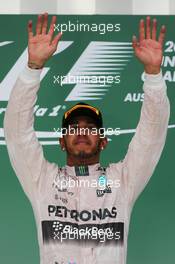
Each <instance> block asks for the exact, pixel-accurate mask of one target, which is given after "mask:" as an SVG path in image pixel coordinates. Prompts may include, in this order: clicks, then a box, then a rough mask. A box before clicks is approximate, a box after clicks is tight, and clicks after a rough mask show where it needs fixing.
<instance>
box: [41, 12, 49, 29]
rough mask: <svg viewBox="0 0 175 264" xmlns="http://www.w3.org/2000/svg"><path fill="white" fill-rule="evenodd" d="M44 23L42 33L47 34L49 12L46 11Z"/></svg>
mask: <svg viewBox="0 0 175 264" xmlns="http://www.w3.org/2000/svg"><path fill="white" fill-rule="evenodd" d="M43 16H44V18H43V25H42V34H46V32H47V24H48V13H44V15H43Z"/></svg>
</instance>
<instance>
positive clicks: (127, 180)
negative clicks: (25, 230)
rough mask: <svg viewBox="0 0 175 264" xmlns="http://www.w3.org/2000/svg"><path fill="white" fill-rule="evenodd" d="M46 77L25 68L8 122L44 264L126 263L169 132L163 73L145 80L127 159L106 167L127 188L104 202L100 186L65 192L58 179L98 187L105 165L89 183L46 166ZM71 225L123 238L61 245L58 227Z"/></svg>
mask: <svg viewBox="0 0 175 264" xmlns="http://www.w3.org/2000/svg"><path fill="white" fill-rule="evenodd" d="M40 74H41V71H40V70H31V69H29V68H28V67H27V66H26V68H25V69H24V71H23V72H22V73H21V75H20V76H19V78H18V79H17V81H16V84H15V87H14V88H13V90H12V93H11V96H10V100H9V103H8V107H7V110H6V114H5V119H4V133H5V139H6V143H7V148H8V153H9V157H10V161H11V164H12V166H13V168H14V171H15V173H16V175H17V177H18V179H19V182H20V183H21V185H22V187H23V190H24V192H25V193H26V195H27V197H28V199H29V200H30V202H31V204H32V207H33V210H34V215H35V220H36V225H37V230H38V242H39V247H40V259H41V262H40V263H41V264H57V263H69V262H70V263H76V264H85V263H92V264H102V263H109V264H125V263H126V253H127V237H128V230H129V221H130V214H131V211H132V208H133V205H134V202H135V201H136V199H137V197H138V196H139V194H140V193H141V192H142V190H143V189H144V187H145V186H146V184H147V182H148V181H149V179H150V177H151V175H152V174H153V171H154V169H155V167H156V165H157V162H158V160H159V158H160V155H161V152H162V150H163V147H164V143H165V138H166V133H167V127H168V120H169V113H170V107H169V100H168V97H167V94H166V84H165V82H164V80H163V78H162V73H160V74H158V75H146V80H145V83H144V87H143V89H144V92H145V97H144V102H143V105H142V110H141V116H140V121H139V124H138V126H137V129H136V133H135V135H134V137H133V139H132V141H131V143H130V145H129V148H128V152H127V154H126V156H125V158H124V160H123V161H120V162H117V163H111V164H109V166H108V167H107V168H106V173H105V175H106V177H107V179H108V180H111V181H113V183H114V182H115V181H117V180H118V181H119V182H120V187H116V186H115V185H114V186H113V185H112V186H111V193H107V192H105V193H103V195H102V196H101V197H98V196H97V188H96V187H93V188H92V187H90V188H88V187H84V186H81V187H79V186H78V187H77V185H75V186H74V187H68V188H67V189H66V188H65V189H66V190H64V191H63V190H62V189H61V191H60V186H58V184H57V183H58V179H64V180H66V181H68V179H70V178H71V179H72V180H73V181H74V182H79V181H80V179H82V178H83V179H88V180H89V181H93V180H95V179H96V181H97V182H98V180H99V179H98V178H99V176H100V175H101V171H100V170H98V168H99V166H100V164H99V163H98V164H94V165H90V166H89V176H77V175H76V174H75V168H74V167H70V166H67V165H66V166H65V167H64V168H62V170H60V168H59V167H58V165H57V164H54V163H50V162H48V161H47V160H46V159H45V157H44V155H43V149H42V146H41V145H40V143H39V141H38V139H37V137H36V135H35V131H34V128H33V124H34V115H33V108H34V105H35V103H36V99H37V91H38V89H39V84H40V80H39V79H40V78H39V77H40ZM73 210H74V211H73ZM65 223H67V224H68V225H69V226H71V225H72V226H74V227H76V228H79V229H80V227H81V228H83V225H84V227H86V226H88V228H90V227H95V226H96V227H98V228H100V227H102V226H101V225H102V224H104V226H105V224H106V226H109V225H110V224H112V225H113V226H115V227H117V228H119V230H118V231H119V233H115V237H114V238H115V239H113V240H111V242H110V243H105V242H99V243H95V242H94V241H92V240H89V241H87V240H86V241H85V240H84V241H83V240H77V241H76V240H75V239H74V240H69V241H68V240H65V241H63V242H59V239H58V237H57V234H58V230H57V227H58V226H57V227H56V225H57V224H62V225H64V227H65ZM104 226H103V227H104ZM59 227H60V226H59ZM55 230H56V231H57V233H56V232H55ZM69 233H70V232H69ZM117 234H118V236H117ZM53 236H55V239H54V237H53ZM117 240H118V243H116V242H117ZM119 241H120V242H119Z"/></svg>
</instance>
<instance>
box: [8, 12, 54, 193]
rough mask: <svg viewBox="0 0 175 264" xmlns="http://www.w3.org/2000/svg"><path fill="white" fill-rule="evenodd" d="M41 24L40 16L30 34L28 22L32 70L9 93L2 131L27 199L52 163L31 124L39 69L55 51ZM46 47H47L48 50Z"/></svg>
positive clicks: (26, 69)
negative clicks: (44, 152)
mask: <svg viewBox="0 0 175 264" xmlns="http://www.w3.org/2000/svg"><path fill="white" fill-rule="evenodd" d="M46 22H47V14H45V19H44V23H43V26H44V25H45V26H46ZM54 22H55V18H54V19H52V22H51V28H50V30H52V28H53V23H54ZM40 23H41V16H39V17H38V22H37V29H36V32H37V33H36V36H33V33H32V31H31V22H29V62H28V65H29V66H30V67H31V68H34V69H31V68H29V67H28V66H26V68H25V69H24V70H23V72H22V73H21V74H20V76H19V77H18V79H17V81H16V83H15V86H14V88H13V90H12V93H11V95H10V99H9V102H8V106H7V110H6V113H5V118H4V134H5V139H6V143H7V149H8V153H9V157H10V161H11V164H12V166H13V168H14V170H15V173H16V175H17V176H18V179H19V181H20V182H21V184H22V186H23V188H24V191H25V192H26V194H27V196H28V197H29V198H31V197H32V194H33V191H34V188H35V186H37V187H39V184H40V176H41V175H42V176H43V177H44V173H45V172H46V170H47V167H48V166H53V165H51V164H49V163H48V162H47V161H46V160H45V158H44V155H43V149H42V146H41V145H40V143H39V142H38V139H37V137H36V135H35V131H34V127H33V126H34V115H33V111H34V105H35V103H36V100H37V92H38V90H39V85H40V74H41V71H42V70H41V69H42V68H43V65H44V62H45V61H46V55H47V56H48V57H49V56H50V54H52V53H53V52H54V51H55V49H56V46H57V43H58V42H54V44H53V46H52V47H50V46H51V45H50V44H49V48H48V47H47V46H48V44H47V43H48V42H47V41H46V40H45V42H44V39H46V38H47V39H48V40H49V37H48V36H47V34H46V32H44V33H43V35H42V34H40V32H39V28H40ZM52 35H53V30H52V34H51V33H50V38H52ZM41 38H42V39H41ZM57 39H58V37H57ZM53 41H54V40H53ZM43 43H44V45H43ZM51 49H52V53H51ZM47 50H49V52H48V53H47ZM42 52H43V53H44V54H42ZM37 56H39V58H37ZM48 57H47V58H48ZM31 62H32V63H31ZM35 68H38V69H35Z"/></svg>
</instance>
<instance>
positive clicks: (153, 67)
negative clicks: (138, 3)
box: [132, 17, 166, 74]
mask: <svg viewBox="0 0 175 264" xmlns="http://www.w3.org/2000/svg"><path fill="white" fill-rule="evenodd" d="M151 28H152V29H151ZM165 31H166V29H165V26H162V27H161V30H160V33H159V37H158V38H157V20H156V19H153V21H152V27H151V19H150V17H147V18H146V30H145V22H144V20H143V19H141V20H140V25H139V35H140V36H139V41H138V40H137V38H136V36H133V38H132V45H133V48H134V51H135V55H136V57H137V58H138V59H139V60H140V62H142V63H143V64H144V69H145V72H146V73H149V74H157V73H159V72H160V68H161V63H162V57H163V42H164V38H165Z"/></svg>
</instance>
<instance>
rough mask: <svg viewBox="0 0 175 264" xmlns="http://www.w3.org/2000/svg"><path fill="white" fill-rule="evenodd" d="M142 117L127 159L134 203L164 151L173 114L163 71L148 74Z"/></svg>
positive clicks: (126, 170) (126, 174) (125, 168)
mask: <svg viewBox="0 0 175 264" xmlns="http://www.w3.org/2000/svg"><path fill="white" fill-rule="evenodd" d="M143 90H144V102H143V104H142V108H141V115H140V120H139V123H138V125H137V128H136V132H135V135H134V137H133V138H132V140H131V142H130V144H129V148H128V151H127V154H126V156H125V158H124V160H123V162H122V163H123V172H124V180H125V185H126V186H127V198H128V201H129V203H131V204H132V205H133V203H134V202H135V200H136V199H137V197H138V196H139V194H140V193H141V191H142V190H143V189H144V187H145V186H146V184H147V183H148V181H149V179H150V177H151V175H152V174H153V172H154V169H155V167H156V165H157V163H158V161H159V158H160V155H161V153H162V150H163V147H164V144H165V139H166V134H167V128H168V121H169V115H170V104H169V99H168V97H167V93H166V90H167V87H166V83H165V81H164V80H163V77H162V72H160V73H159V74H156V75H151V74H145V82H144V85H143Z"/></svg>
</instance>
